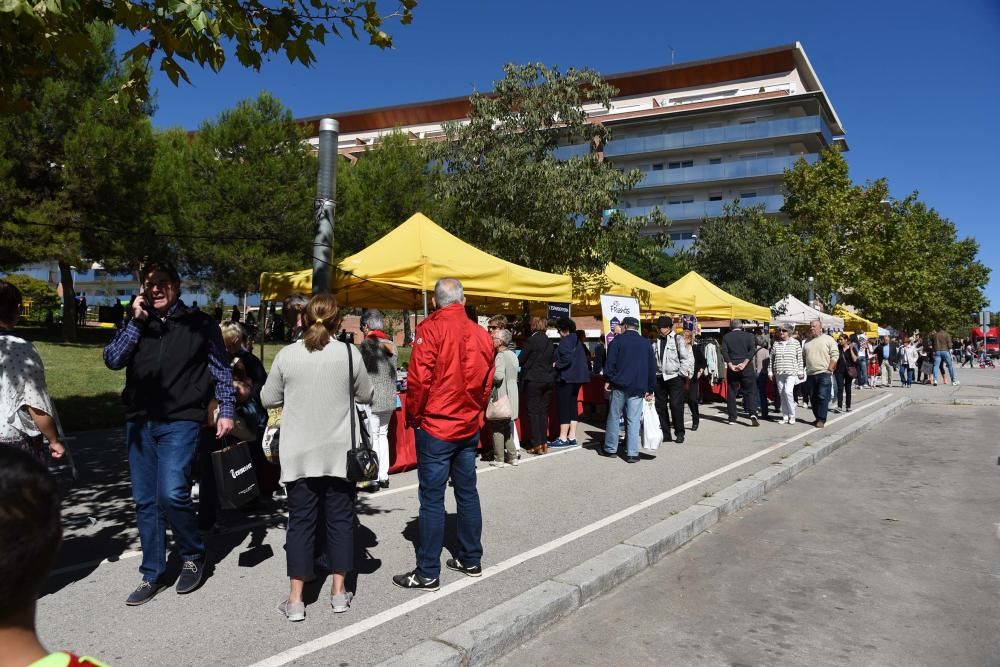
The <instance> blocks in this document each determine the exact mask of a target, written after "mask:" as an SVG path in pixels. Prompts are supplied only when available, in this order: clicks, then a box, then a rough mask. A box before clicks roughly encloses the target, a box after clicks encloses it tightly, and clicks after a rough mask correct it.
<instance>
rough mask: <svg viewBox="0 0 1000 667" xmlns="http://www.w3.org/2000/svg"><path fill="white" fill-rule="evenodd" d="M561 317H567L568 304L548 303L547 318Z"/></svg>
mask: <svg viewBox="0 0 1000 667" xmlns="http://www.w3.org/2000/svg"><path fill="white" fill-rule="evenodd" d="M563 317H569V304H568V303H550V304H549V319H550V320H559V319H562V318H563Z"/></svg>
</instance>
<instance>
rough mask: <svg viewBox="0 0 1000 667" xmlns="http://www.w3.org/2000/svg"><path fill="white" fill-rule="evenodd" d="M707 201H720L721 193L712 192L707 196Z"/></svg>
mask: <svg viewBox="0 0 1000 667" xmlns="http://www.w3.org/2000/svg"><path fill="white" fill-rule="evenodd" d="M708 201H722V193H719V192H713V193H712V194H710V195H708Z"/></svg>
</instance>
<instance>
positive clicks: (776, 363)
mask: <svg viewBox="0 0 1000 667" xmlns="http://www.w3.org/2000/svg"><path fill="white" fill-rule="evenodd" d="M792 332H793V329H792V326H791V325H789V324H786V325H782V326H781V327H779V328H778V339H777V340H776V341H774V343H772V344H771V365H770V368H769V369H768V373H769V375H770V376H771V377H772V378H774V391H775V393H776V394H777V395H778V399H779V401H780V403H781V422H780V423H781V424H794V423H795V385H796V384H799V383H801V382H802V381H803V380H805V378H806V369H805V366H804V365H803V361H802V344H801V343H799V341H797V340H796V339H795V338H793V337H792Z"/></svg>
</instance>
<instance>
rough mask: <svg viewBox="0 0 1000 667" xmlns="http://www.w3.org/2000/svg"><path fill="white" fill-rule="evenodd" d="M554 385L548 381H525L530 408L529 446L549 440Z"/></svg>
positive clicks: (525, 398)
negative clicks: (550, 405) (550, 406)
mask: <svg viewBox="0 0 1000 667" xmlns="http://www.w3.org/2000/svg"><path fill="white" fill-rule="evenodd" d="M551 398H552V385H551V384H550V383H548V382H531V381H530V380H525V381H524V402H525V406H526V407H527V409H528V424H529V425H530V427H531V428H530V429H529V431H528V436H529V442H528V443H527V446H536V445H544V444H545V443H547V442H548V441H549V437H548V436H549V401H550V400H551Z"/></svg>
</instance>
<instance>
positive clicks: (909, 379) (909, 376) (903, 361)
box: [899, 336, 920, 389]
mask: <svg viewBox="0 0 1000 667" xmlns="http://www.w3.org/2000/svg"><path fill="white" fill-rule="evenodd" d="M919 359H920V356H919V354H918V353H917V346H916V345H915V344H914V343H913V340H912V339H911V338H910V337H909V336H903V344H902V346H901V347H900V348H899V382H900V384H901V385H902V386H903V387H905V388H907V389H909V388H910V387H912V386H913V369H914V368H916V367H917V363H918V360H919Z"/></svg>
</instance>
